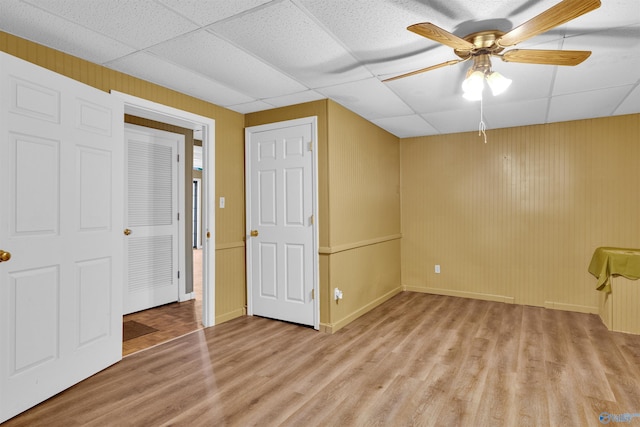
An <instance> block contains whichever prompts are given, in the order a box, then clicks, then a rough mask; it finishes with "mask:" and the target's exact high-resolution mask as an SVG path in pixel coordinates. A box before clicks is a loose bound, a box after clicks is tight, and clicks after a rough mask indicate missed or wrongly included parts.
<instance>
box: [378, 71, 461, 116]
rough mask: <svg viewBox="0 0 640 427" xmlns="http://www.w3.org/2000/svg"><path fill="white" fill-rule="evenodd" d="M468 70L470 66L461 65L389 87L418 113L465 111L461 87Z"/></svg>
mask: <svg viewBox="0 0 640 427" xmlns="http://www.w3.org/2000/svg"><path fill="white" fill-rule="evenodd" d="M466 69H467V64H466V63H463V64H457V65H453V66H449V67H444V68H439V69H437V70H432V71H429V72H426V73H423V74H418V75H415V76H411V77H407V78H404V79H399V80H394V81H391V82H388V83H386V84H387V85H388V86H389V88H390V89H391V90H392V91H393V92H395V93H396V94H397V95H398V96H399V97H400V98H401V99H403V100H404V101H405V102H406V103H407V105H409V107H410V108H411V109H413V110H414V111H415V112H417V113H433V112H438V111H446V110H456V109H464V108H465V106H466V103H467V101H466V100H465V99H464V98H462V88H461V86H460V85H461V84H462V80H463V79H464V76H465V72H466Z"/></svg>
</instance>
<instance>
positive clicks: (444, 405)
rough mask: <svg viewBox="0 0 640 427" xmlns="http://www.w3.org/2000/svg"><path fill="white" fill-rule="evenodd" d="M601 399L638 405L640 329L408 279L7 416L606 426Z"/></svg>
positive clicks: (159, 354) (189, 344)
mask: <svg viewBox="0 0 640 427" xmlns="http://www.w3.org/2000/svg"><path fill="white" fill-rule="evenodd" d="M603 412H607V413H609V414H613V415H621V414H625V413H630V414H636V413H640V336H637V335H628V334H622V333H617V332H610V331H608V330H607V329H606V327H605V326H604V325H603V324H602V322H601V321H600V319H599V318H598V317H597V316H595V315H589V314H581V313H572V312H564V311H556V310H547V309H544V308H540V307H528V306H520V305H509V304H503V303H496V302H488V301H479V300H471V299H463V298H454V297H447V296H438V295H429V294H420V293H413V292H403V293H400V294H398V295H397V296H396V297H394V298H392V299H391V300H389V301H387V302H386V303H384V304H383V305H381V306H379V307H378V308H376V309H375V310H373V311H371V312H370V313H367V314H366V315H364V316H362V317H360V318H359V319H357V320H356V321H354V322H353V323H351V324H349V325H348V326H346V327H345V328H343V329H341V330H340V331H338V332H337V333H335V334H333V335H328V334H323V333H320V332H317V331H314V330H312V329H309V328H306V327H302V326H297V325H293V324H289V323H285V322H278V321H273V320H268V319H263V318H259V317H242V318H238V319H235V320H232V321H230V322H227V323H224V324H221V325H218V326H215V327H213V328H208V329H203V330H199V331H197V332H194V333H191V334H189V335H186V336H184V337H181V338H178V339H175V340H173V341H170V342H168V343H165V344H162V345H159V346H156V347H154V348H151V349H148V350H145V351H141V352H138V353H136V354H133V355H131V356H129V357H127V358H125V359H124V360H123V361H122V362H120V363H118V364H116V365H115V366H113V367H111V368H108V369H106V370H105V371H102V372H100V373H98V374H96V375H94V376H93V377H91V378H89V379H87V380H85V381H83V382H82V383H80V384H78V385H76V386H74V387H72V388H71V389H69V390H67V391H65V392H63V393H61V394H59V395H57V396H55V397H53V398H51V399H49V400H48V401H47V402H44V403H42V404H40V405H39V406H37V407H35V408H33V409H31V410H29V411H27V412H25V413H23V414H21V415H19V416H18V417H16V418H14V419H12V420H10V421H9V422H7V423H6V427H14V426H45V425H46V426H112V425H113V426H123V425H128V426H168V425H174V426H250V425H260V426H276V425H283V426H360V425H362V426H375V425H380V426H410V425H419V426H600V425H602V424H601V423H600V421H599V418H598V417H599V415H600V414H601V413H603ZM628 425H640V418H634V419H633V420H632V421H631V422H630V423H629V424H628Z"/></svg>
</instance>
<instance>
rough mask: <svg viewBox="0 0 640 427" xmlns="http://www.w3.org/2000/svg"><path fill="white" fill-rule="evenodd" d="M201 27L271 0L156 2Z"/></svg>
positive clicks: (177, 0) (169, 0) (163, 0)
mask: <svg viewBox="0 0 640 427" xmlns="http://www.w3.org/2000/svg"><path fill="white" fill-rule="evenodd" d="M157 1H158V2H160V3H162V4H164V5H165V6H167V7H170V8H171V9H173V10H175V11H176V12H178V13H179V14H181V15H182V16H184V17H186V18H189V19H190V20H192V21H193V22H195V23H197V24H198V25H201V26H206V25H209V24H212V23H214V22H218V21H221V20H223V19H226V18H229V17H231V16H233V15H236V14H238V13H241V12H244V11H247V10H250V9H253V8H254V7H258V6H260V5H263V4H265V3H268V2H270V1H271V0H233V1H229V0H207V1H202V0H157Z"/></svg>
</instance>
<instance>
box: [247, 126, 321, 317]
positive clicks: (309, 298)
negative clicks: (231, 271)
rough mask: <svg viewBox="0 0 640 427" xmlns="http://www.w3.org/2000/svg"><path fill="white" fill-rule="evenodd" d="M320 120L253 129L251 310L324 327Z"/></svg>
mask: <svg viewBox="0 0 640 427" xmlns="http://www.w3.org/2000/svg"><path fill="white" fill-rule="evenodd" d="M316 120H317V119H316V117H309V118H304V119H297V120H291V121H286V122H279V123H273V124H268V125H262V126H254V127H250V128H247V129H246V130H245V151H246V155H245V162H246V165H245V173H246V186H247V189H246V218H247V232H246V239H247V248H246V250H247V296H248V297H247V302H248V304H247V306H248V307H247V308H248V313H249V314H250V315H259V316H264V317H269V318H273V319H279V320H285V321H290V322H294V323H299V324H303V325H310V326H313V327H314V328H316V329H319V326H320V324H319V323H320V322H319V299H318V283H319V273H318V269H319V266H318V228H317V223H318V222H317V155H315V153H316V150H315V147H314V146H315V145H316V140H317V136H316V135H317V124H316Z"/></svg>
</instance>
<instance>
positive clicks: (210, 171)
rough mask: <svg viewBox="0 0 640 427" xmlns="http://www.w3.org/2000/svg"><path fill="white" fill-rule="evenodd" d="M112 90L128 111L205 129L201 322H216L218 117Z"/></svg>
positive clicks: (164, 121)
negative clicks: (215, 202) (216, 138)
mask: <svg viewBox="0 0 640 427" xmlns="http://www.w3.org/2000/svg"><path fill="white" fill-rule="evenodd" d="M111 94H112V95H114V96H116V97H117V98H118V99H120V100H122V102H123V103H124V112H125V114H130V115H133V116H137V117H142V118H145V119H149V120H154V121H157V122H162V123H168V124H171V125H174V126H180V127H183V128H188V129H192V130H194V131H195V130H201V131H202V143H203V153H202V166H203V168H202V180H203V181H204V184H203V186H204V189H203V190H204V191H203V194H202V227H203V234H204V236H205V237H204V239H203V244H202V257H203V258H202V263H203V271H202V273H203V275H202V324H203V326H204V327H209V326H213V325H214V324H215V318H216V314H215V306H216V293H215V277H216V263H215V260H216V241H215V233H214V232H215V224H216V210H215V205H214V199H215V191H216V186H215V184H216V180H215V164H216V156H215V153H216V150H215V148H216V147H215V134H216V129H215V128H216V126H215V120H213V119H211V118H209V117H204V116H200V115H198V114H194V113H190V112H188V111H184V110H179V109H177V108H173V107H169V106H167V105H163V104H158V103H157V102H153V101H149V100H147V99H142V98H138V97H136V96H133V95H129V94H126V93H122V92H118V91H115V90H112V91H111Z"/></svg>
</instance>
